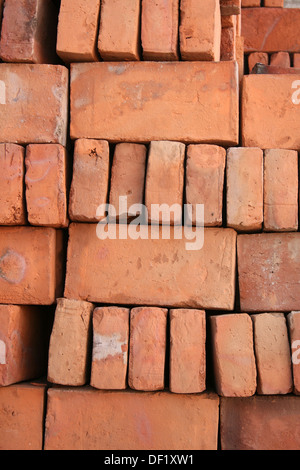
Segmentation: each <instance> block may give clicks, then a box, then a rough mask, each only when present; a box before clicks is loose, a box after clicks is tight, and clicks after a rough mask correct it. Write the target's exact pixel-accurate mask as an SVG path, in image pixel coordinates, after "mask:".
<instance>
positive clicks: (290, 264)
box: [237, 233, 300, 312]
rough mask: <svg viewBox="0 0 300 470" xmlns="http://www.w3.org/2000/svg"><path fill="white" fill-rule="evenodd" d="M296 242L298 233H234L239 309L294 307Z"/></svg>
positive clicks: (299, 260)
mask: <svg viewBox="0 0 300 470" xmlns="http://www.w3.org/2000/svg"><path fill="white" fill-rule="evenodd" d="M299 243H300V239H299V234H298V233H262V234H252V235H248V234H243V235H239V236H238V239H237V255H238V278H239V291H240V305H241V309H242V310H243V311H246V312H247V311H252V312H287V311H292V310H297V305H299V300H300V299H299V289H298V279H299V272H300V252H299Z"/></svg>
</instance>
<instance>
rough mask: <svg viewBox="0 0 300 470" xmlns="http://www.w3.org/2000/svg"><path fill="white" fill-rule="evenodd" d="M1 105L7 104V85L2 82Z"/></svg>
mask: <svg viewBox="0 0 300 470" xmlns="http://www.w3.org/2000/svg"><path fill="white" fill-rule="evenodd" d="M0 104H6V85H5V83H4V81H3V80H0Z"/></svg>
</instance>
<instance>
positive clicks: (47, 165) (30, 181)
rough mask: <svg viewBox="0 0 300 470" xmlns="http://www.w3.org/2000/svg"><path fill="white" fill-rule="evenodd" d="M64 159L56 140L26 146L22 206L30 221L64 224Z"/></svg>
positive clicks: (64, 152) (55, 225)
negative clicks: (23, 202) (51, 142)
mask: <svg viewBox="0 0 300 470" xmlns="http://www.w3.org/2000/svg"><path fill="white" fill-rule="evenodd" d="M67 160H68V155H67V151H66V149H65V147H63V146H62V145H60V144H32V145H28V146H27V148H26V157H25V165H26V173H25V184H26V207H27V212H28V221H29V223H30V224H31V225H42V226H48V227H66V226H67V225H68V210H67Z"/></svg>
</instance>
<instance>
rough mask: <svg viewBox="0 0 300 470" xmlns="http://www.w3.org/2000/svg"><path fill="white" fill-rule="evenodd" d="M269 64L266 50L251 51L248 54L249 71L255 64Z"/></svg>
mask: <svg viewBox="0 0 300 470" xmlns="http://www.w3.org/2000/svg"><path fill="white" fill-rule="evenodd" d="M257 63H259V64H265V65H269V55H268V53H267V52H251V53H250V54H249V55H248V69H249V73H250V72H251V71H252V69H253V67H254V66H255V65H256V64H257Z"/></svg>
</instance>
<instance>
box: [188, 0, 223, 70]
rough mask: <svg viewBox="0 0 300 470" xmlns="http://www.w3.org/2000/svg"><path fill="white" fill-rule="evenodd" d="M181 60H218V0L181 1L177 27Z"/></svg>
mask: <svg viewBox="0 0 300 470" xmlns="http://www.w3.org/2000/svg"><path fill="white" fill-rule="evenodd" d="M179 40H180V54H181V59H182V60H188V61H192V60H201V61H207V60H208V61H214V62H218V61H219V60H220V45H221V13H220V2H219V0H207V1H206V2H205V3H200V2H198V1H197V0H181V2H180V26H179Z"/></svg>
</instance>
